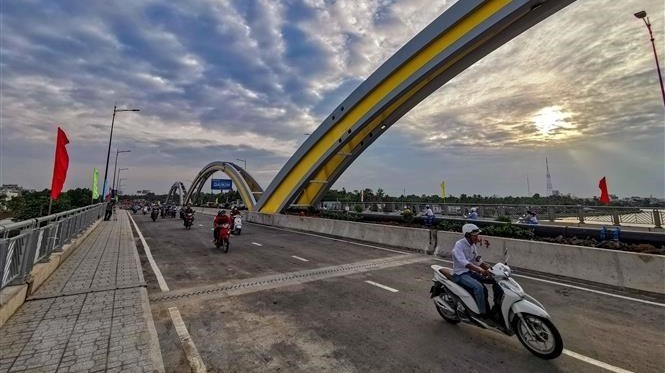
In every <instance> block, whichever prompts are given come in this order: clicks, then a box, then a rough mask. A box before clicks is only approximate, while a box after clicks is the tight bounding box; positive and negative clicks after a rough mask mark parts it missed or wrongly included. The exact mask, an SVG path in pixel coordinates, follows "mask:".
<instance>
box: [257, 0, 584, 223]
mask: <svg viewBox="0 0 665 373" xmlns="http://www.w3.org/2000/svg"><path fill="white" fill-rule="evenodd" d="M573 1H574V0H557V1H554V0H513V1H510V0H465V1H458V2H457V3H455V4H454V5H453V6H451V7H450V8H449V9H448V10H446V11H445V12H444V13H443V14H441V15H440V16H439V17H438V18H437V19H435V20H434V21H433V22H432V23H430V24H429V25H428V26H427V27H426V28H425V29H424V30H423V31H421V32H420V33H419V34H418V35H416V36H415V37H414V38H413V39H411V40H410V41H409V42H408V43H407V44H406V45H404V46H403V47H402V48H401V49H400V50H399V51H397V53H395V55H393V56H392V57H391V58H390V59H388V61H386V62H385V63H384V64H383V65H382V66H381V67H379V68H378V69H377V70H376V71H375V72H374V73H372V75H370V76H369V77H368V78H367V79H366V80H365V81H364V82H363V83H362V84H361V85H360V86H359V87H358V88H357V89H356V90H355V91H353V92H352V93H351V94H350V95H349V96H348V97H347V98H346V99H345V100H344V101H343V102H342V103H341V104H340V105H339V106H338V107H337V108H335V110H334V111H333V112H332V113H331V114H330V115H329V116H328V117H327V118H326V119H325V120H324V121H323V122H322V123H321V124H320V125H319V127H318V128H317V129H316V131H314V133H313V134H312V135H311V136H310V137H309V138H308V139H307V140H306V141H305V142H304V143H303V144H302V145H301V146H300V148H299V149H298V150H297V151H296V153H295V154H294V155H293V156H291V158H290V159H289V160H288V161H287V163H286V164H285V165H284V167H283V168H282V169H281V170H280V171H279V173H278V174H277V176H276V177H275V179H273V181H272V182H271V183H270V185H269V186H268V188H267V189H266V191H265V193H263V195H262V197H261V198H260V199H259V201H258V203H257V206H256V210H257V211H259V212H263V213H273V214H274V213H278V212H280V211H282V210H284V209H285V208H287V207H289V206H296V207H308V206H314V205H316V203H318V202H319V201H320V199H321V198H322V197H323V194H324V193H325V192H326V191H327V190H328V189H330V187H331V186H332V185H333V184H334V182H335V181H336V180H337V179H338V178H339V177H340V176H341V174H342V173H343V172H344V171H345V170H346V169H347V168H348V167H349V165H351V163H352V162H353V161H354V160H355V159H356V158H358V156H360V154H362V153H363V152H364V151H365V149H367V147H368V146H369V145H370V144H372V143H373V142H374V141H375V140H376V139H377V138H378V137H379V136H381V135H382V134H383V133H384V132H385V131H386V130H387V129H388V128H389V127H390V126H391V125H392V124H394V123H395V122H396V121H397V120H398V119H399V118H401V117H402V116H403V115H404V114H406V113H407V112H408V111H409V110H411V109H412V108H413V107H415V106H416V105H417V104H418V103H420V102H421V101H422V100H424V99H425V98H426V97H428V96H429V95H430V94H431V93H433V92H434V91H436V90H437V89H439V88H440V87H441V86H442V85H444V84H445V83H446V82H448V81H449V80H451V79H452V78H453V77H455V76H456V75H458V74H459V73H461V72H462V71H464V70H465V69H467V68H468V67H469V66H471V65H472V64H474V63H475V62H477V61H478V60H480V59H481V58H483V57H484V56H486V55H487V54H489V53H490V52H492V51H493V50H495V49H497V48H498V47H500V46H501V45H503V44H505V43H506V42H508V41H510V40H511V39H513V38H514V37H516V36H517V35H519V34H520V33H522V32H524V31H525V30H527V29H529V28H531V27H532V26H534V25H536V24H537V23H539V22H540V21H542V20H543V19H545V18H547V17H549V16H550V15H552V14H554V13H556V12H557V11H559V10H561V9H563V8H564V7H566V6H567V5H569V4H570V3H572V2H573Z"/></svg>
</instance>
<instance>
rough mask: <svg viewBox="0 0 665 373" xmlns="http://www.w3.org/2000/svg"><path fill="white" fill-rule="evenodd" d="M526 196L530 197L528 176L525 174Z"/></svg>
mask: <svg viewBox="0 0 665 373" xmlns="http://www.w3.org/2000/svg"><path fill="white" fill-rule="evenodd" d="M526 194H527V196H529V197H531V184H529V174H526Z"/></svg>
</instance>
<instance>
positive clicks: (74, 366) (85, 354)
mask: <svg viewBox="0 0 665 373" xmlns="http://www.w3.org/2000/svg"><path fill="white" fill-rule="evenodd" d="M118 216H119V218H118V220H116V221H113V220H112V221H109V222H102V223H101V224H100V225H98V227H97V228H96V229H95V230H94V231H93V232H91V233H90V235H89V236H88V237H87V238H86V239H85V240H84V241H83V242H82V243H81V245H80V246H79V248H78V249H77V250H76V251H74V252H73V253H72V254H71V255H70V256H69V257H68V259H67V260H66V261H65V262H64V263H62V264H61V265H60V267H59V268H58V269H57V270H56V271H55V272H54V273H53V274H52V275H51V277H49V279H48V280H47V281H46V282H45V283H44V284H43V285H42V286H41V287H40V289H38V290H37V292H36V293H35V294H34V295H33V296H32V298H38V299H35V300H31V301H28V302H26V303H25V304H24V305H23V306H22V307H21V308H20V309H19V310H18V312H17V313H16V314H15V315H14V316H12V318H10V319H9V320H8V321H7V323H6V324H5V325H4V326H3V327H2V328H0V334H1V335H2V336H3V337H2V338H0V372H7V371H10V372H15V371H16V372H19V371H20V372H24V371H38V372H93V371H100V372H101V371H108V372H111V371H117V372H143V371H150V372H153V371H154V370H155V369H154V367H153V361H151V360H150V355H149V351H150V349H151V339H150V335H149V333H148V325H147V323H146V322H147V320H146V315H144V313H143V312H144V311H143V307H142V302H143V301H144V300H143V298H142V296H141V294H142V293H141V290H140V288H137V286H139V285H140V284H142V283H143V275H142V269H141V267H140V263H139V262H138V260H137V258H138V253H137V252H136V246H135V245H134V241H133V236H132V233H131V227H130V222H129V219H128V218H127V215H126V214H124V213H121V214H118ZM117 287H128V288H127V289H119V290H115V289H116V288H117ZM71 292H79V293H80V294H72V295H63V294H71ZM43 297H53V298H45V299H39V298H43Z"/></svg>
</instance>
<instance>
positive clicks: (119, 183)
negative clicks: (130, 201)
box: [116, 167, 129, 196]
mask: <svg viewBox="0 0 665 373" xmlns="http://www.w3.org/2000/svg"><path fill="white" fill-rule="evenodd" d="M126 170H129V168H127V167H124V168H119V169H118V189H120V185H121V184H122V181H123V180H127V178H126V177H123V178H121V177H120V172H122V171H126ZM118 195H119V193H118V192H116V196H118Z"/></svg>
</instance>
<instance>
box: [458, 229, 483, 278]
mask: <svg viewBox="0 0 665 373" xmlns="http://www.w3.org/2000/svg"><path fill="white" fill-rule="evenodd" d="M477 249H478V247H477V246H476V245H475V244H474V245H472V244H470V243H469V241H468V240H467V239H466V238H462V239H461V240H459V241H457V242H455V246H454V247H453V273H454V274H456V275H461V274H462V273H465V272H469V269H468V268H466V265H467V264H469V263H472V264H475V265H477V266H480V261H478V260H477V259H478V252H477Z"/></svg>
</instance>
